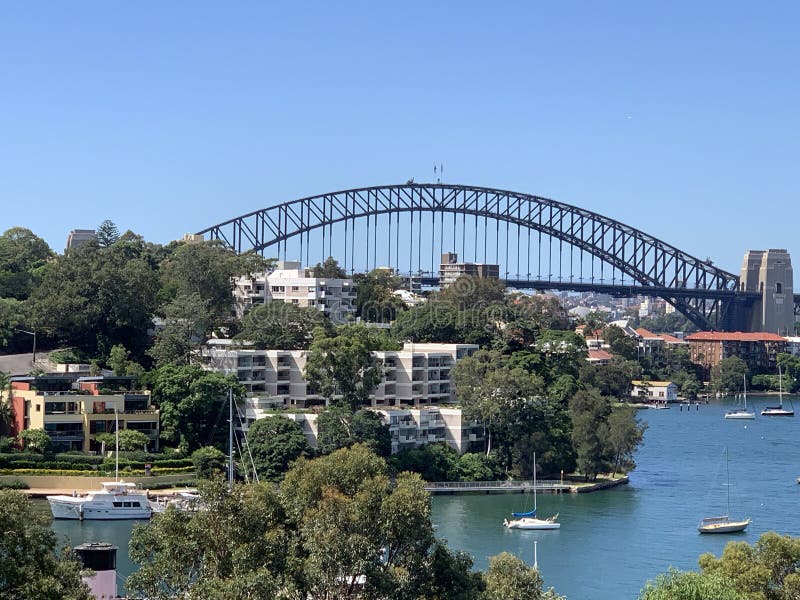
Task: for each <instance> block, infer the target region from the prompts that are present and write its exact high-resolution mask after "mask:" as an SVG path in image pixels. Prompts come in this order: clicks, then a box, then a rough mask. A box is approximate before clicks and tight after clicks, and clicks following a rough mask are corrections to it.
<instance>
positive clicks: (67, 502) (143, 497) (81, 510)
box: [47, 481, 152, 521]
mask: <svg viewBox="0 0 800 600" xmlns="http://www.w3.org/2000/svg"><path fill="white" fill-rule="evenodd" d="M101 485H102V488H103V489H101V490H93V491H91V492H87V493H86V494H75V495H73V496H68V495H54V496H47V502H48V503H49V504H50V511H51V512H52V513H53V517H54V518H56V519H77V520H81V521H82V520H84V519H87V520H100V519H102V520H111V519H149V518H150V515H151V514H152V509H151V508H150V503H149V502H148V499H147V494H145V493H144V492H142V491H141V490H138V489H136V484H135V483H128V482H124V481H107V482H103V483H102V484H101Z"/></svg>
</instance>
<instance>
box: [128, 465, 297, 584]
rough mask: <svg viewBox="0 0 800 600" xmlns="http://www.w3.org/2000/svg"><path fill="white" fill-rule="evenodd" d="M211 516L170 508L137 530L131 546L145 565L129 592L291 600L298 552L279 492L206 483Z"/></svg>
mask: <svg viewBox="0 0 800 600" xmlns="http://www.w3.org/2000/svg"><path fill="white" fill-rule="evenodd" d="M198 487H199V490H200V494H201V497H202V503H203V510H198V511H180V510H174V509H167V511H166V512H164V513H163V514H162V515H159V518H158V519H154V520H153V521H152V522H151V523H149V524H147V525H135V526H134V529H133V533H132V535H131V541H130V544H129V554H130V557H131V559H132V560H133V561H134V562H136V563H138V564H139V565H140V567H139V570H138V571H136V572H134V573H133V574H132V575H131V576H130V577H129V578H128V580H127V582H126V587H127V588H128V592H129V593H130V594H131V595H135V596H137V597H146V598H153V599H157V600H169V599H172V598H193V599H196V600H201V599H202V600H206V599H211V600H223V599H227V598H232V599H241V600H244V599H245V598H248V599H263V600H268V599H271V598H277V597H278V592H279V590H283V591H284V592H288V593H289V595H287V597H292V596H291V594H290V593H291V591H292V589H293V583H292V581H291V579H289V578H288V577H286V576H285V573H289V571H290V566H291V564H292V561H293V556H294V554H295V552H294V551H293V546H294V543H293V542H292V535H291V534H290V532H289V531H288V530H287V528H286V526H285V514H284V510H283V508H282V507H281V504H280V502H279V499H278V497H277V495H276V494H275V492H274V491H273V490H272V487H271V486H269V485H266V484H255V485H250V486H238V485H237V486H234V488H233V490H231V491H230V492H229V491H228V489H227V485H226V483H225V482H224V481H222V480H217V481H204V482H200V484H199V486H198Z"/></svg>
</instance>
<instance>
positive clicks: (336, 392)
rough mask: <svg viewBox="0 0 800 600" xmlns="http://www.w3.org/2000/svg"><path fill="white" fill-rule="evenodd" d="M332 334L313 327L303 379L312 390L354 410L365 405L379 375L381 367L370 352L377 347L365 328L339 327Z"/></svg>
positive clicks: (380, 375) (381, 374) (381, 370)
mask: <svg viewBox="0 0 800 600" xmlns="http://www.w3.org/2000/svg"><path fill="white" fill-rule="evenodd" d="M336 333H337V335H336V336H334V337H329V336H328V334H327V332H326V331H325V330H324V329H322V328H320V327H318V328H316V329H315V330H314V341H313V343H312V344H311V347H310V349H309V354H308V360H307V362H306V368H305V378H306V380H308V384H309V388H310V390H311V392H312V393H315V394H320V395H321V396H323V397H324V398H326V400H328V402H329V403H331V402H332V403H334V404H340V405H342V406H346V407H348V408H349V409H350V411H351V412H355V411H357V410H358V409H359V408H361V407H362V406H364V405H366V404H368V400H369V396H370V394H371V393H372V391H373V390H374V389H375V387H377V385H378V384H379V383H380V382H381V379H382V378H383V368H382V367H381V365H380V362H379V361H378V359H377V358H376V357H375V356H374V355H373V354H372V351H373V350H377V349H378V348H376V347H375V343H376V342H375V339H374V337H373V334H372V333H371V332H370V331H369V330H368V329H367V328H366V327H362V326H343V327H340V328H339V329H338V330H337V331H336Z"/></svg>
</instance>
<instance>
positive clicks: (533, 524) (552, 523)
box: [503, 453, 561, 529]
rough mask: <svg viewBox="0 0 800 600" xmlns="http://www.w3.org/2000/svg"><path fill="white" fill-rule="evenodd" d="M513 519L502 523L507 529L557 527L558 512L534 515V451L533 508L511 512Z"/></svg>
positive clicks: (534, 472)
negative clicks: (542, 516)
mask: <svg viewBox="0 0 800 600" xmlns="http://www.w3.org/2000/svg"><path fill="white" fill-rule="evenodd" d="M511 514H512V516H514V517H516V518H515V519H503V525H505V526H506V527H507V528H509V529H559V528H560V527H561V523H558V522H557V520H556V519H558V513H556V514H555V515H553V516H552V517H548V518H546V519H539V518H538V517H537V516H536V453H534V455H533V510H531V511H528V512H523V513H511Z"/></svg>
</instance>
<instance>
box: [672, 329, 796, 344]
mask: <svg viewBox="0 0 800 600" xmlns="http://www.w3.org/2000/svg"><path fill="white" fill-rule="evenodd" d="M686 341H687V342H785V341H786V338H784V337H781V336H779V335H778V334H776V333H767V332H765V331H754V332H748V333H743V332H741V331H733V332H730V331H699V332H697V333H693V334H691V335H687V336H686Z"/></svg>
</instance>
